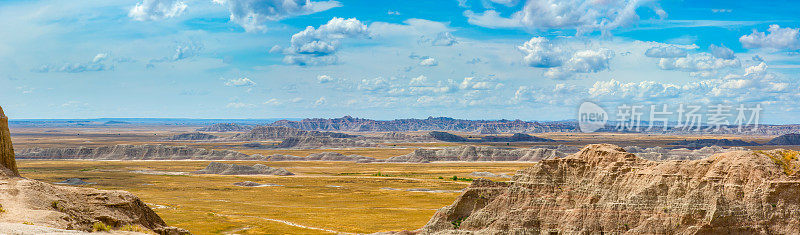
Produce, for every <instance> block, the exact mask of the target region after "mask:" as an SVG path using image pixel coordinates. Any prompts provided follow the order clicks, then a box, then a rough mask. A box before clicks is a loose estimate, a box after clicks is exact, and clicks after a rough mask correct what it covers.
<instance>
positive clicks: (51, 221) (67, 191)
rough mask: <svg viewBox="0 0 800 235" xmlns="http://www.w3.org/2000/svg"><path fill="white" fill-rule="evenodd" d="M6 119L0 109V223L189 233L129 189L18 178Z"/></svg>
mask: <svg viewBox="0 0 800 235" xmlns="http://www.w3.org/2000/svg"><path fill="white" fill-rule="evenodd" d="M7 120H8V118H7V117H6V116H5V114H3V111H2V108H0V164H2V166H0V169H2V174H0V208H2V209H3V210H2V212H0V222H3V223H11V224H22V223H30V224H33V225H36V226H45V227H51V228H59V229H70V230H83V231H90V230H91V229H92V225H93V224H95V223H98V222H102V223H104V224H106V225H110V226H112V227H120V226H123V225H135V226H141V227H142V228H146V229H150V230H152V231H153V232H156V233H159V234H188V232H187V231H186V230H182V229H178V228H175V227H169V226H167V225H166V223H164V220H162V219H161V217H159V216H158V215H157V214H156V213H155V212H153V210H152V209H150V207H148V206H147V205H145V204H144V202H142V201H141V200H139V198H138V197H136V196H134V195H133V194H130V193H128V192H125V191H108V190H97V189H92V188H76V187H68V186H56V185H52V184H48V183H43V182H40V181H36V180H30V179H26V178H22V177H19V174H18V173H17V172H18V171H17V167H16V164H15V162H14V151H13V150H12V149H11V138H9V129H8V125H7ZM20 229H23V230H24V229H26V228H20ZM23 233H33V232H31V231H27V232H25V231H23Z"/></svg>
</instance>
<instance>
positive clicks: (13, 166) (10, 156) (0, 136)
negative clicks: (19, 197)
mask: <svg viewBox="0 0 800 235" xmlns="http://www.w3.org/2000/svg"><path fill="white" fill-rule="evenodd" d="M3 176H4V177H14V176H19V171H18V170H17V163H16V160H15V158H14V146H12V145H11V132H10V131H9V129H8V117H6V114H5V113H4V112H3V107H0V177H3Z"/></svg>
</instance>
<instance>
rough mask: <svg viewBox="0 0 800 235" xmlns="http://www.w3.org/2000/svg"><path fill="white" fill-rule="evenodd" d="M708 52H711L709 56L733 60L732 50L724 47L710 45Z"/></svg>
mask: <svg viewBox="0 0 800 235" xmlns="http://www.w3.org/2000/svg"><path fill="white" fill-rule="evenodd" d="M708 50H709V51H711V55H714V57H717V58H720V59H726V60H732V59H733V58H734V56H733V50H731V49H730V48H727V47H725V45H720V46H717V45H714V44H711V46H708Z"/></svg>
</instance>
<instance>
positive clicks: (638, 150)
mask: <svg viewBox="0 0 800 235" xmlns="http://www.w3.org/2000/svg"><path fill="white" fill-rule="evenodd" d="M745 150H747V149H745V148H743V147H731V148H723V147H720V146H716V145H714V146H710V147H702V148H700V149H695V150H690V149H686V148H679V149H665V148H662V147H651V148H642V147H639V146H627V147H625V151H627V152H629V153H634V154H636V156H638V157H640V158H644V159H647V160H650V161H671V160H697V159H703V158H706V157H708V156H711V155H714V154H717V153H724V152H730V151H745Z"/></svg>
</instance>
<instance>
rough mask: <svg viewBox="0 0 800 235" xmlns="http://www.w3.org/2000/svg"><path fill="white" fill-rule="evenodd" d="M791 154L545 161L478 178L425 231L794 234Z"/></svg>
mask: <svg viewBox="0 0 800 235" xmlns="http://www.w3.org/2000/svg"><path fill="white" fill-rule="evenodd" d="M799 167H800V161H799V160H798V152H795V151H789V150H771V151H755V152H754V151H733V152H727V153H720V154H716V155H714V156H711V157H708V158H704V159H701V160H694V161H663V162H654V161H648V160H645V159H642V158H639V157H637V156H636V155H634V154H631V153H628V152H625V150H624V149H622V148H620V147H617V146H614V145H607V144H599V145H589V146H587V147H586V148H584V149H583V150H581V151H580V152H578V153H576V154H573V155H570V156H567V157H564V158H553V159H545V160H542V161H541V162H540V163H538V164H536V165H535V166H533V167H530V168H527V169H525V170H522V171H520V172H519V173H517V174H516V175H515V176H514V177H513V179H512V180H511V181H510V182H509V183H504V182H491V181H488V180H476V181H473V183H472V185H471V186H470V187H468V188H467V189H466V190H465V192H464V193H463V194H462V195H461V196H460V197H459V198H458V199H456V201H455V202H454V203H453V204H452V205H450V206H447V207H445V208H442V209H440V210H439V211H437V212H436V214H435V215H434V216H433V218H432V219H431V220H430V221H429V222H428V224H427V225H425V227H423V228H422V229H421V230H420V231H418V232H421V233H423V234H467V233H476V234H543V233H551V234H552V233H557V234H603V233H606V234H795V233H797V232H798V231H800V220H798V219H797V218H798V217H799V216H800V197H798V196H797V195H798V194H800V176H799V175H798V173H797V172H798V169H799Z"/></svg>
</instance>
